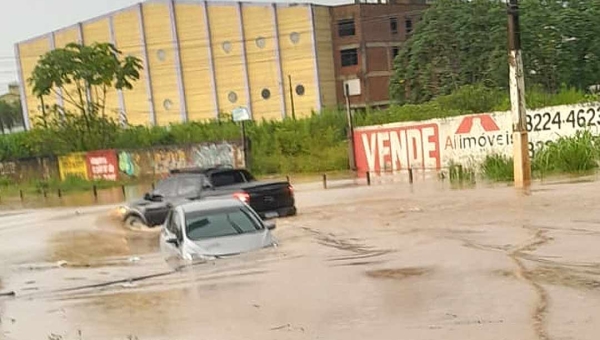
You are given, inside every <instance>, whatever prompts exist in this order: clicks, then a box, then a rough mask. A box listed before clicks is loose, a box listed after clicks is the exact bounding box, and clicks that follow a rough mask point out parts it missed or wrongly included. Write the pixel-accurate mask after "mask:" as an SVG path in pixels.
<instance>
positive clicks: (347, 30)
mask: <svg viewBox="0 0 600 340" xmlns="http://www.w3.org/2000/svg"><path fill="white" fill-rule="evenodd" d="M355 34H356V27H355V26H354V19H344V20H339V21H338V36H340V37H349V36H353V35H355Z"/></svg>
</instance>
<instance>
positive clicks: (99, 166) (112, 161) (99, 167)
mask: <svg viewBox="0 0 600 340" xmlns="http://www.w3.org/2000/svg"><path fill="white" fill-rule="evenodd" d="M85 159H86V165H87V171H88V175H89V178H90V179H93V180H100V179H103V180H107V181H116V180H117V171H118V169H119V161H118V160H117V153H116V152H115V151H114V150H100V151H91V152H88V153H87V154H86V155H85Z"/></svg>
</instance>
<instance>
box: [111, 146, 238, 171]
mask: <svg viewBox="0 0 600 340" xmlns="http://www.w3.org/2000/svg"><path fill="white" fill-rule="evenodd" d="M117 158H118V159H117V162H118V171H119V173H120V174H121V175H123V176H125V177H128V178H142V177H144V178H153V177H164V175H166V174H168V173H169V171H170V170H172V169H177V168H188V167H202V168H207V167H212V166H217V165H232V166H234V167H243V166H244V154H243V152H242V150H241V148H240V147H239V146H238V145H237V144H234V143H228V142H220V143H203V144H196V145H192V146H189V147H163V148H154V149H145V150H129V151H126V150H122V151H119V152H118V154H117Z"/></svg>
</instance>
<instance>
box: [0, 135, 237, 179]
mask: <svg viewBox="0 0 600 340" xmlns="http://www.w3.org/2000/svg"><path fill="white" fill-rule="evenodd" d="M217 165H231V166H234V167H245V164H244V153H243V150H242V146H241V144H240V143H237V142H217V143H201V144H192V145H187V146H167V147H158V148H151V149H139V150H97V151H90V152H77V153H71V154H68V155H62V156H59V157H57V158H53V157H41V158H31V159H21V160H15V161H4V162H0V177H2V178H7V179H9V180H11V181H14V182H27V181H32V180H42V179H49V178H60V179H61V180H65V179H67V178H68V177H80V178H83V179H86V180H108V181H115V180H118V179H148V180H150V179H154V178H157V177H163V176H165V175H167V174H168V173H169V170H171V169H175V168H186V167H204V168H206V167H211V166H217Z"/></svg>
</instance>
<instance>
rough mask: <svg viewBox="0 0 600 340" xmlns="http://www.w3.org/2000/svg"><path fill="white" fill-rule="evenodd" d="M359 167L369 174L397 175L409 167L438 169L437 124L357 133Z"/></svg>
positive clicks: (438, 141) (355, 136) (385, 128)
mask: <svg viewBox="0 0 600 340" xmlns="http://www.w3.org/2000/svg"><path fill="white" fill-rule="evenodd" d="M354 146H355V159H356V167H357V170H358V171H359V173H361V174H362V173H365V172H366V171H373V172H381V171H398V170H404V169H408V168H409V167H411V166H412V167H413V168H421V169H439V168H440V166H441V159H440V138H439V128H438V125H437V124H423V125H410V126H398V127H381V128H379V129H368V130H357V131H355V132H354Z"/></svg>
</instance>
